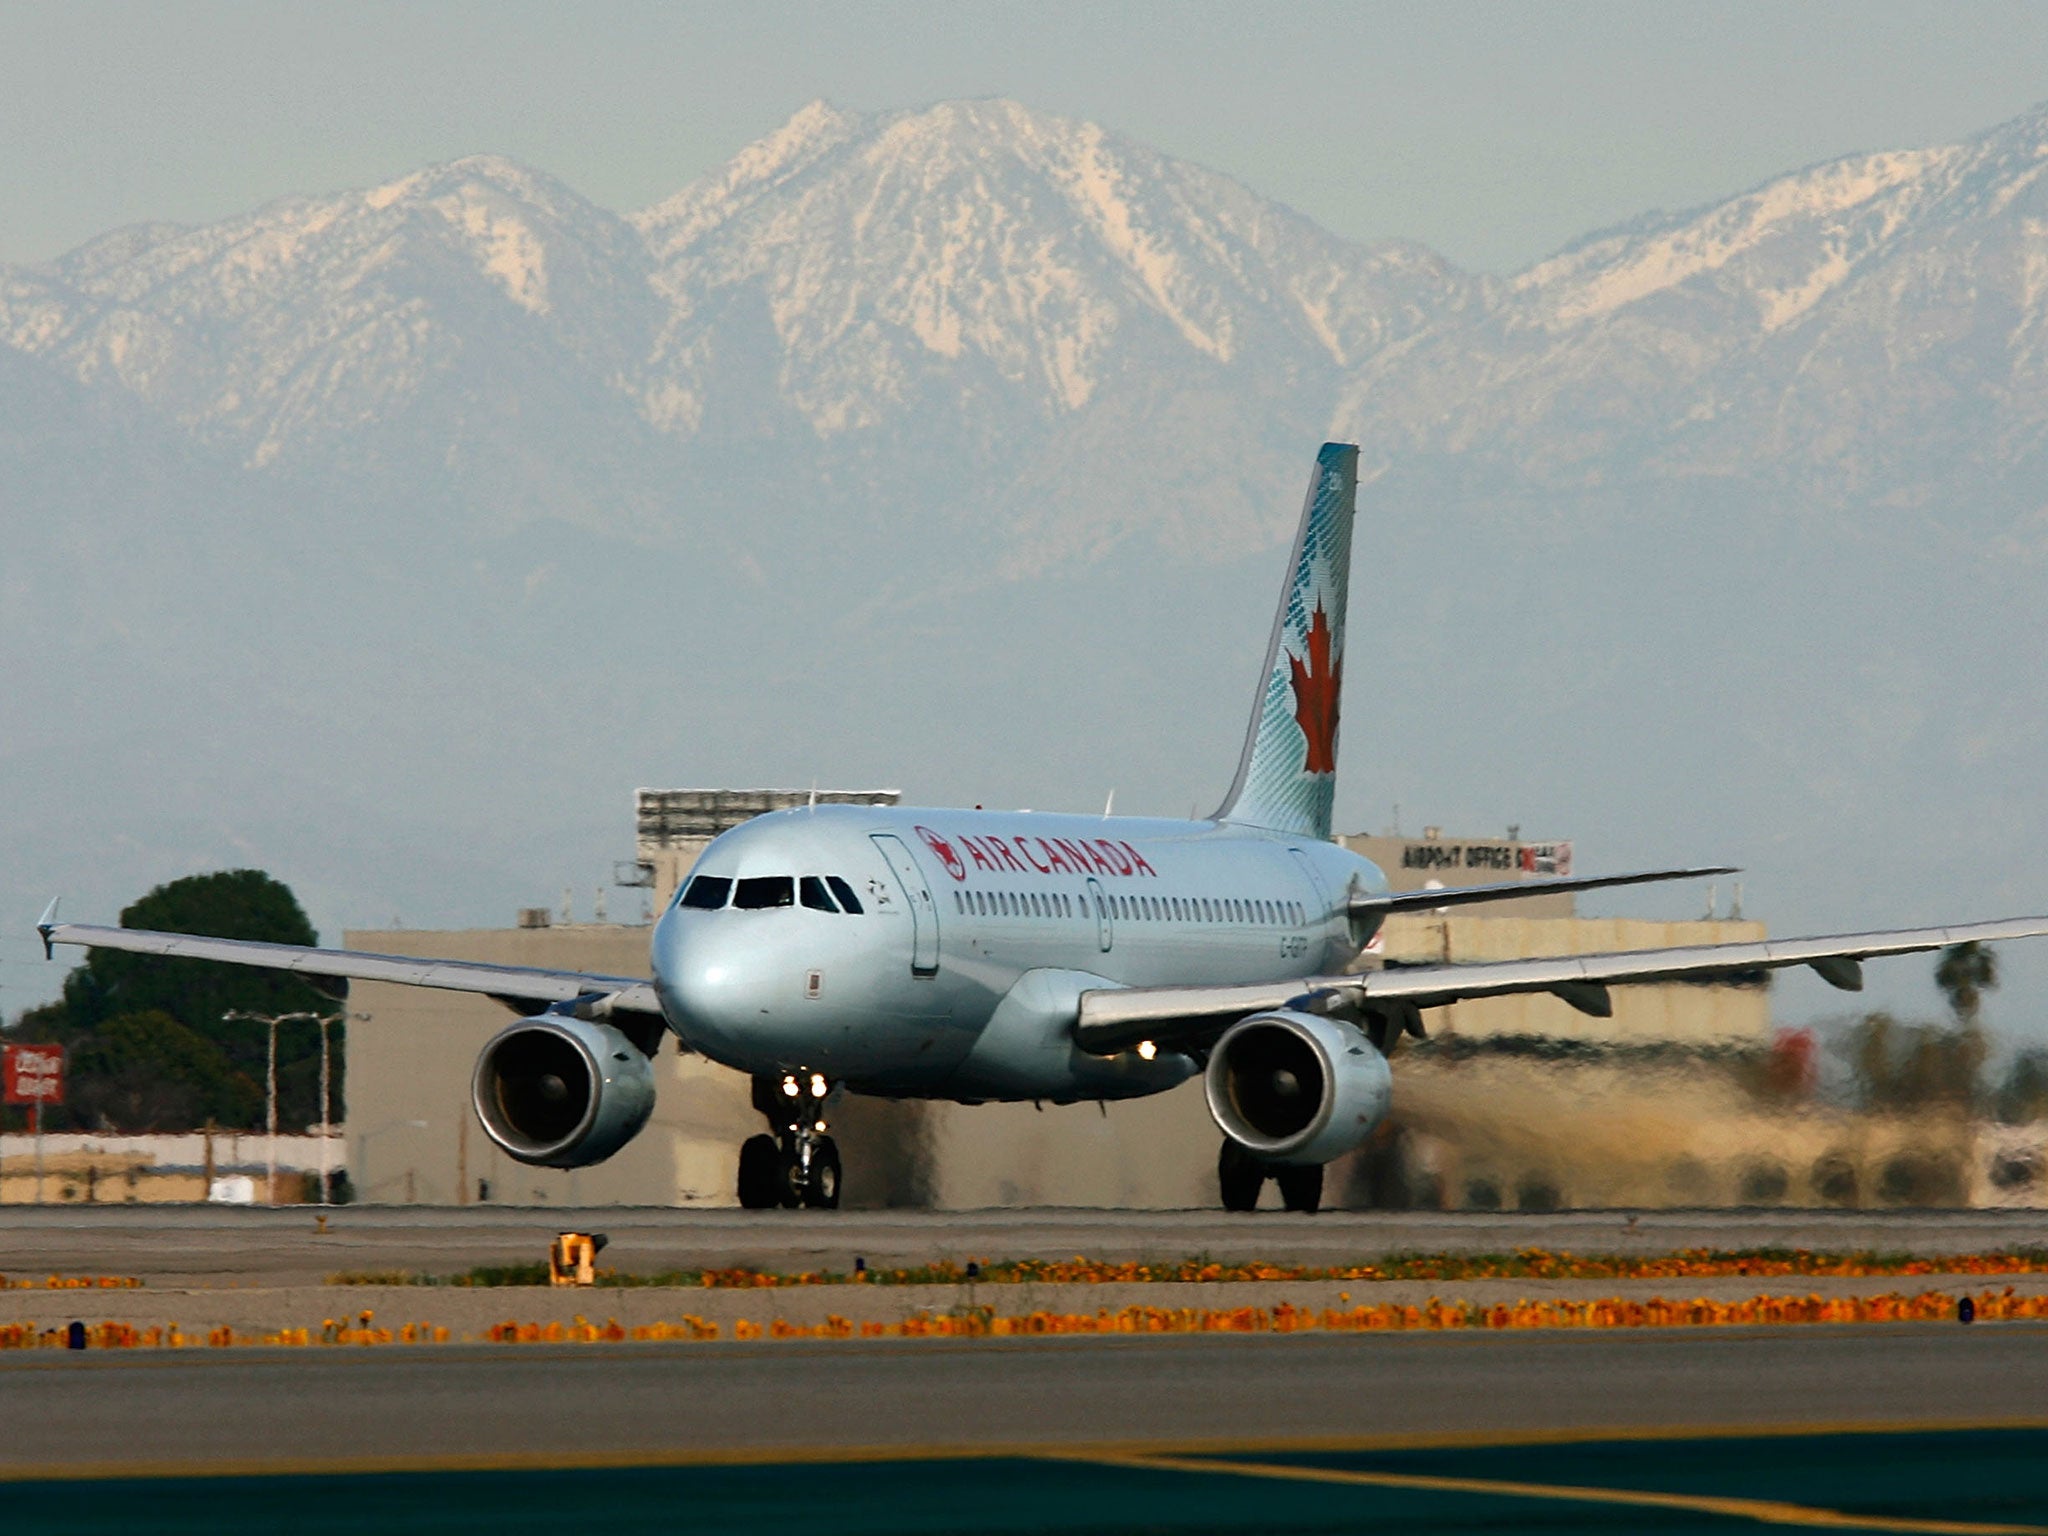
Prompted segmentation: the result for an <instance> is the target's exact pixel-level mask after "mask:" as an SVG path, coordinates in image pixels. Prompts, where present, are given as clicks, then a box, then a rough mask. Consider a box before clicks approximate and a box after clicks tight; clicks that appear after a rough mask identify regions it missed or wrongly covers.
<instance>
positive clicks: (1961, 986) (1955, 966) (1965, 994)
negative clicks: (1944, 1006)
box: [1934, 941, 1998, 1029]
mask: <svg viewBox="0 0 2048 1536" xmlns="http://www.w3.org/2000/svg"><path fill="white" fill-rule="evenodd" d="M1934 984H1935V985H1936V986H1937V987H1939V988H1941V992H1942V995H1943V996H1944V997H1946V998H1947V999H1948V1006H1949V1011H1950V1012H1952V1013H1953V1014H1955V1016H1956V1022H1957V1023H1958V1024H1960V1025H1962V1026H1963V1028H1965V1029H1975V1028H1976V1027H1977V1016H1978V1014H1979V1013H1980V1012H1982V1011H1983V1007H1984V994H1985V993H1986V992H1995V991H1996V990H1997V989H1998V956H1997V954H1996V953H1995V952H1993V951H1992V950H1989V949H1986V948H1985V947H1984V946H1983V945H1982V944H1978V943H1976V942H1974V941H1973V942H1971V943H1968V944H1953V945H1951V946H1949V947H1948V948H1947V949H1944V950H1943V951H1942V952H1941V960H1940V963H1939V964H1937V965H1936V966H1935V967H1934Z"/></svg>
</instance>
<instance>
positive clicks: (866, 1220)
mask: <svg viewBox="0 0 2048 1536" xmlns="http://www.w3.org/2000/svg"><path fill="white" fill-rule="evenodd" d="M319 1215H320V1213H319V1212H317V1211H316V1210H315V1209H314V1208H312V1207H309V1206H287V1207H281V1208H276V1209H233V1208H223V1207H217V1206H215V1207H193V1206H91V1207H81V1206H70V1207H65V1206H41V1207H32V1206H9V1207H6V1208H5V1209H4V1210H0V1274H14V1275H24V1274H25V1275H42V1274H50V1273H63V1274H95V1275H97V1274H112V1275H135V1276H140V1277H142V1278H144V1279H146V1280H147V1281H148V1282H149V1283H150V1284H152V1285H228V1284H235V1285H248V1284H258V1285H306V1284H318V1283H319V1282H320V1281H321V1280H323V1279H324V1278H325V1277H326V1276H328V1275H329V1274H332V1273H334V1272H336V1271H341V1270H357V1271H364V1270H410V1271H415V1272H425V1273H431V1274H450V1273H455V1272H459V1271H463V1270H466V1269H468V1268H470V1267H471V1266H473V1265H477V1264H506V1263H516V1262H529V1263H530V1262H533V1261H536V1260H538V1259H540V1258H541V1257H542V1256H543V1254H544V1253H545V1252H546V1248H547V1243H548V1241H549V1239H550V1238H552V1237H553V1236H554V1235H555V1234H556V1233H557V1232H563V1231H586V1232H588V1231H596V1232H604V1233H606V1234H608V1235H609V1237H610V1238H611V1247H610V1248H609V1249H608V1250H607V1251H606V1253H605V1255H604V1262H605V1263H606V1264H608V1265H611V1266H614V1267H616V1268H617V1269H619V1270H621V1271H623V1272H627V1273H635V1274H646V1273H654V1272H659V1271H663V1270H674V1269H691V1268H702V1267H719V1268H723V1267H727V1266H734V1265H739V1266H745V1267H749V1268H756V1269H768V1270H785V1271H786V1270H807V1269H816V1270H836V1271H840V1272H844V1271H847V1270H850V1269H852V1267H853V1261H854V1259H855V1258H856V1257H860V1258H864V1259H865V1260H866V1261H867V1263H868V1264H869V1265H870V1266H871V1267H874V1268H891V1267H902V1266H909V1265H916V1264H925V1263H930V1262H932V1261H934V1260H939V1259H952V1260H955V1261H964V1260H967V1259H970V1258H978V1259H1016V1258H1046V1259H1067V1258H1073V1257H1074V1256H1076V1255H1077V1254H1078V1255H1085V1256H1086V1257H1088V1258H1091V1259H1154V1260H1178V1259H1183V1258H1187V1257H1189V1256H1191V1255H1197V1254H1201V1255H1207V1256H1209V1257H1212V1258H1218V1259H1260V1260H1266V1261H1269V1262H1273V1263H1282V1264H1308V1265H1340V1264H1347V1263H1360V1262H1365V1261H1369V1260H1371V1259H1373V1258H1375V1257H1379V1256H1383V1255H1386V1254H1389V1253H1399V1252H1466V1253H1473V1252H1482V1253H1486V1252H1490V1253H1506V1252H1512V1251H1514V1250H1517V1249H1522V1248H1544V1249H1550V1250H1553V1251H1556V1250H1560V1249H1568V1250H1571V1251H1573V1252H1576V1253H1581V1254H1604V1253H1669V1252H1671V1251H1673V1250H1674V1249H1679V1248H1814V1249H1834V1250H1854V1249H1878V1250H1881V1251H1885V1252H1913V1253H1923V1254H1938V1253H1964V1252H1985V1251H1993V1250H2001V1249H2011V1248H2023V1247H2040V1246H2048V1212H2042V1211H1981V1210H1978V1211H1883V1212H1879V1211H1643V1212H1627V1211H1567V1212H1558V1213H1555V1214H1525V1213H1493V1214H1483V1215H1482V1214H1473V1213H1466V1212H1459V1213H1438V1212H1383V1211H1330V1212H1324V1213H1322V1214H1319V1215H1316V1216H1297V1215H1291V1214H1288V1213H1286V1212H1279V1211H1261V1212H1255V1213H1251V1214H1249V1215H1240V1216H1226V1215H1225V1214H1223V1213H1222V1212H1219V1211H1098V1210H1005V1211H832V1212H808V1211H740V1210H671V1209H649V1208H644V1207H620V1206H608V1207H599V1208H594V1209H590V1210H570V1209H562V1208H542V1209H527V1208H515V1207H504V1206H463V1207H445V1208H433V1207H391V1206H341V1207H337V1208H335V1209H333V1210H331V1211H329V1212H327V1213H326V1216H327V1223H326V1225H327V1230H326V1232H325V1233H324V1234H322V1233H320V1232H319V1231H318V1229H317V1228H318V1217H319Z"/></svg>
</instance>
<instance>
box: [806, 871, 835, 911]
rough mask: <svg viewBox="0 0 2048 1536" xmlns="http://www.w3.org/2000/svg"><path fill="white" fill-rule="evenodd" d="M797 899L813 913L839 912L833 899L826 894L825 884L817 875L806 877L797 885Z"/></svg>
mask: <svg viewBox="0 0 2048 1536" xmlns="http://www.w3.org/2000/svg"><path fill="white" fill-rule="evenodd" d="M796 893H797V899H798V900H800V901H802V902H803V904H804V905H805V906H807V907H809V908H810V909H811V910H812V911H813V912H837V911H838V910H839V908H838V907H837V906H835V905H834V904H833V901H832V898H831V897H830V896H828V895H827V894H826V893H825V882H824V881H822V880H820V879H819V878H818V877H817V876H816V875H805V876H804V877H803V878H802V879H801V880H799V881H797V883H796Z"/></svg>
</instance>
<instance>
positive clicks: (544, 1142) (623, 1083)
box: [470, 1014, 654, 1168]
mask: <svg viewBox="0 0 2048 1536" xmlns="http://www.w3.org/2000/svg"><path fill="white" fill-rule="evenodd" d="M470 1098H471V1100H472V1102H474V1103H475V1105H476V1117H477V1119H479V1120H481V1121H482V1122H483V1126H484V1131H485V1133H486V1134H487V1135H489V1137H490V1138H491V1140H493V1141H495V1142H496V1143H497V1144H498V1145H499V1146H501V1147H503V1148H504V1149H505V1150H506V1151H507V1152H509V1153H510V1154H511V1155H512V1156H514V1157H516V1158H518V1159H519V1161H520V1162H522V1163H534V1164H537V1165H538V1166H540V1167H542V1168H587V1167H588V1166H589V1165H590V1164H592V1163H601V1162H603V1161H604V1160H605V1159H606V1158H608V1157H610V1156H611V1155H612V1154H613V1153H614V1152H616V1151H618V1150H619V1148H621V1147H623V1146H624V1145H625V1144H626V1143H627V1142H629V1141H631V1140H632V1139H633V1137H634V1136H635V1135H637V1134H638V1133H639V1130H640V1127H642V1126H643V1125H645V1124H646V1123H647V1117H648V1116H649V1115H651V1114H653V1113H654V1067H653V1064H652V1063H651V1062H649V1061H648V1059H647V1056H646V1054H645V1053H644V1052H643V1051H641V1050H640V1048H639V1047H638V1046H636V1045H634V1044H633V1042H632V1041H631V1040H628V1039H627V1038H626V1037H625V1036H624V1035H622V1034H620V1033H619V1031H618V1030H616V1029H614V1028H612V1027H611V1026H610V1025H609V1024H597V1023H593V1022H591V1021H589V1020H586V1019H578V1018H572V1017H570V1016H569V1015H567V1014H544V1015H542V1016H541V1017H539V1018H533V1019H521V1020H520V1021H519V1022H518V1023H516V1024H512V1025H509V1026H507V1027H506V1028H505V1029H503V1030H501V1031H500V1032H499V1033H498V1034H497V1035H495V1036H494V1037H492V1040H491V1043H490V1044H489V1045H486V1046H485V1047H484V1049H483V1054H482V1055H481V1056H479V1057H477V1059H476V1075H475V1076H474V1077H473V1078H472V1079H471V1082H470Z"/></svg>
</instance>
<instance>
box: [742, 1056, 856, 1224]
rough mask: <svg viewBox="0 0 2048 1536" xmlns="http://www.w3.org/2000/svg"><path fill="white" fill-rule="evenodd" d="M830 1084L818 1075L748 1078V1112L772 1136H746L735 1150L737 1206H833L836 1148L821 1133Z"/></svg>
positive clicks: (836, 1182) (835, 1199)
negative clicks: (759, 1117)
mask: <svg viewBox="0 0 2048 1536" xmlns="http://www.w3.org/2000/svg"><path fill="white" fill-rule="evenodd" d="M831 1097H832V1084H830V1083H828V1082H826V1081H825V1076H824V1074H823V1073H821V1072H792V1073H790V1074H788V1075H786V1076H784V1077H779V1078H777V1077H757V1078H755V1079H754V1108H756V1109H758V1110H759V1111H761V1113H762V1114H763V1115H766V1116H767V1117H768V1123H769V1125H771V1126H773V1127H774V1128H775V1134H774V1135H772V1136H766V1135H764V1136H749V1137H748V1138H747V1139H746V1141H745V1142H744V1143H743V1144H742V1145H741V1147H740V1204H741V1205H743V1206H745V1207H746V1208H747V1209H748V1210H750V1211H764V1210H767V1209H769V1208H770V1207H772V1206H778V1205H782V1206H788V1207H791V1208H792V1209H794V1208H795V1207H797V1206H800V1205H806V1206H811V1207H813V1208H814V1209H818V1210H834V1209H836V1208H837V1207H838V1205H839V1144H838V1143H837V1142H835V1141H834V1140H833V1139H832V1138H831V1137H830V1136H827V1135H826V1134H825V1103H826V1101H827V1100H828V1099H830V1098H831Z"/></svg>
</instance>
